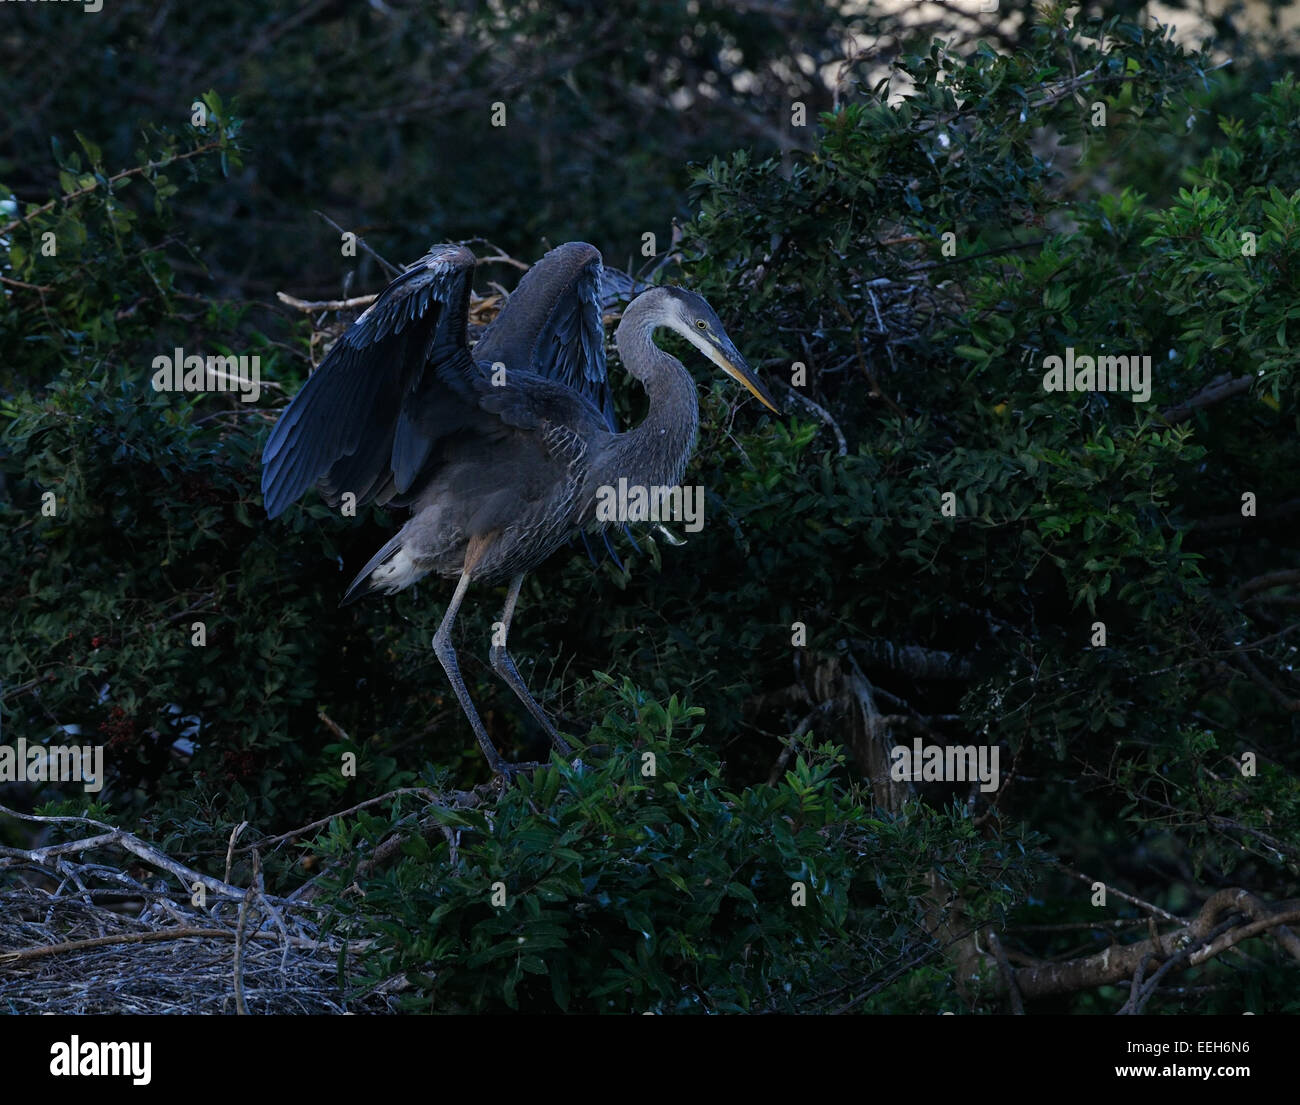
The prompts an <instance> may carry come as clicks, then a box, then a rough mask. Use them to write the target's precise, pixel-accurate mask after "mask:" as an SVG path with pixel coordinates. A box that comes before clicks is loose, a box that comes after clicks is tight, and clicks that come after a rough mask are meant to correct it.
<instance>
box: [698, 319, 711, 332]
mask: <svg viewBox="0 0 1300 1105" xmlns="http://www.w3.org/2000/svg"><path fill="white" fill-rule="evenodd" d="M695 325H696V326H698V327H699V328H700V329H701V330H707V329H708V328H709V324H708V323H707V322H705V321H704V319H702V318H697V319H696V320H695Z"/></svg>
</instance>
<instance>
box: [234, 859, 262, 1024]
mask: <svg viewBox="0 0 1300 1105" xmlns="http://www.w3.org/2000/svg"><path fill="white" fill-rule="evenodd" d="M260 868H261V864H260V862H259V859H258V853H257V852H254V853H253V878H254V882H253V885H252V886H250V887H249V889H248V894H247V895H245V897H244V900H243V901H242V902H240V903H239V920H238V921H237V922H236V924H235V954H234V957H233V962H232V963H231V970H232V971H233V973H234V977H235V1012H236V1013H237V1014H238V1015H239V1016H242V1017H246V1016H248V1004H247V1003H246V1002H245V1001H244V932H245V929H246V927H247V925H248V906H249V902H250V901H251V900H252V898H253V895H255V894H256V893H257V875H258V874H259V873H260Z"/></svg>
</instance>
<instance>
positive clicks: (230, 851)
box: [222, 821, 248, 882]
mask: <svg viewBox="0 0 1300 1105" xmlns="http://www.w3.org/2000/svg"><path fill="white" fill-rule="evenodd" d="M247 828H248V822H247V821H241V822H240V823H239V824H238V825H236V826H235V828H234V829H233V830H231V833H230V843H229V844H227V845H226V877H225V878H224V879H223V880H222V881H223V882H229V881H230V867H231V864H232V863H233V862H234V859H235V841H236V840H238V839H239V836H240V834H241V833H242V832H243V831H244V830H245V829H247Z"/></svg>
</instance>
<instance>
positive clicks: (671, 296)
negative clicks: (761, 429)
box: [659, 287, 781, 414]
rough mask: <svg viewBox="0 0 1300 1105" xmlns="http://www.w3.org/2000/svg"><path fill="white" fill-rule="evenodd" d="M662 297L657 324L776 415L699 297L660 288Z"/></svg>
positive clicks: (767, 396) (764, 390) (773, 403)
mask: <svg viewBox="0 0 1300 1105" xmlns="http://www.w3.org/2000/svg"><path fill="white" fill-rule="evenodd" d="M664 292H665V296H664V300H663V303H662V313H661V314H660V316H659V321H660V322H661V323H662V325H664V326H667V327H668V328H669V329H670V330H676V331H677V333H679V334H681V335H682V337H684V338H685V339H686V340H687V341H688V342H690V343H691V344H692V345H693V346H695V348H696V349H698V350H699V351H700V352H701V353H703V354H704V355H705V356H706V357H708V358H709V360H711V361H712V362H713V363H714V364H716V365H717V366H718V367H719V368H720V369H722V371H723V372H725V373H726V374H727V375H728V376H730V377H731V378H732V379H733V380H736V381H738V382H739V383H741V384H743V385H744V386H745V387H746V388H747V389H748V390H749V391H750V393H751V394H753V396H754V397H755V398H756V399H757V400H758V401H759V402H760V403H762V404H763V406H765V407H767V409H768V410H770V411H771V412H772V413H773V414H780V413H781V412H780V410H779V409H778V408H777V405H776V400H775V399H773V398H772V394H771V392H769V391H768V390H767V388H765V387H764V386H763V382H762V381H761V380H760V379H759V378H758V377H757V376H755V375H754V370H753V369H752V368H750V367H749V365H748V364H746V363H745V358H744V357H742V356H741V355H740V350H738V349H737V348H736V346H735V344H734V343H733V342H732V340H731V339H730V338H729V337H727V332H726V330H724V329H723V328H722V323H721V322H720V321H719V319H718V316H717V315H716V314H715V313H714V311H713V308H712V307H710V306H709V304H708V301H707V300H705V298H704V297H703V296H702V295H697V294H696V293H695V292H688V291H687V290H686V289H685V288H673V287H666V288H664Z"/></svg>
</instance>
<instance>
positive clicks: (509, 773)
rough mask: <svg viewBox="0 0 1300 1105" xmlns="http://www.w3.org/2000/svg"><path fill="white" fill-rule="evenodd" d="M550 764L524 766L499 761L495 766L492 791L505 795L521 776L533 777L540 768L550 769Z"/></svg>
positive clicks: (534, 762) (525, 764)
mask: <svg viewBox="0 0 1300 1105" xmlns="http://www.w3.org/2000/svg"><path fill="white" fill-rule="evenodd" d="M550 766H551V765H550V764H544V763H538V762H536V761H533V762H530V763H522V764H509V763H506V761H505V760H500V761H498V762H497V763H496V764H495V765H494V766H493V775H492V789H493V790H494V791H496V792H497V793H498V794H504V793H505V792H506V791H507V790H508V789H509V788H510V787H511V786H512V785H513V784H514V781H515V780H516V779H517V778H518V777H519V776H520V775H531V774H532V773H533V772H534V771H536V770H537V769H538V768H539V767H550Z"/></svg>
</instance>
